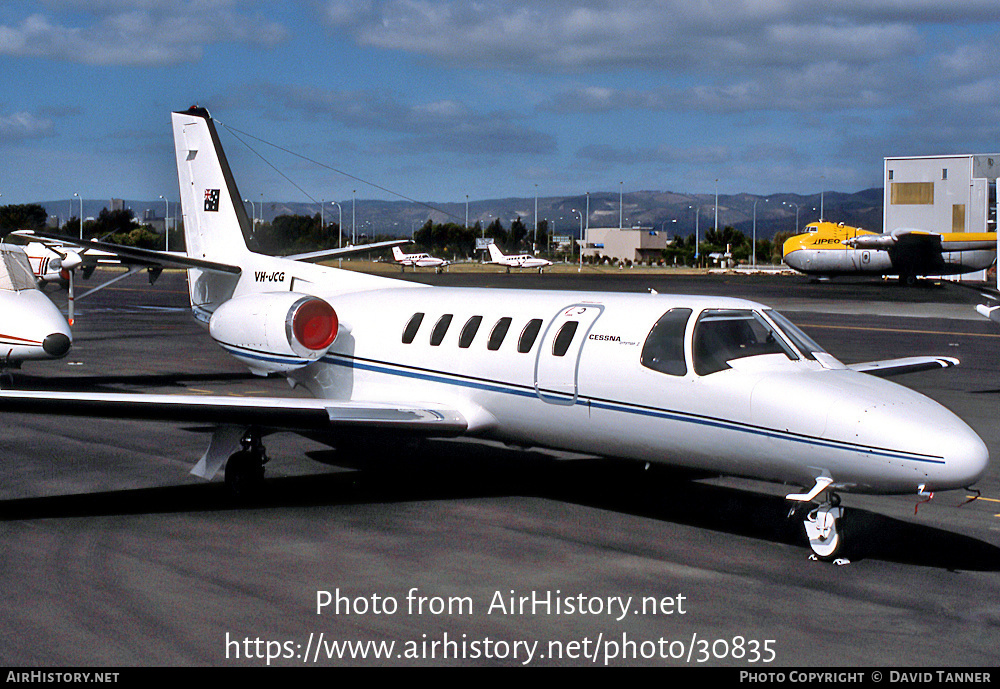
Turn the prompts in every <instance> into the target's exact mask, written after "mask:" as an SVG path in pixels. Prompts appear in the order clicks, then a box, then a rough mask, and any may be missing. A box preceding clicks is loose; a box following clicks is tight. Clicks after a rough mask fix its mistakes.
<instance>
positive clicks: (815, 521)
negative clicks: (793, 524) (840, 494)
mask: <svg viewBox="0 0 1000 689" xmlns="http://www.w3.org/2000/svg"><path fill="white" fill-rule="evenodd" d="M843 519H844V508H843V507H841V506H840V499H839V498H837V499H835V500H831V501H830V502H827V503H824V504H822V505H819V506H818V507H816V508H814V509H813V510H811V511H810V512H809V514H807V515H806V517H805V519H804V520H803V522H802V524H803V526H805V530H806V538H808V539H809V547H810V548H812V551H813V554H814V555H815V556H816V557H817V558H818V559H820V560H824V561H827V562H829V561H833V560H835V559H836V558H837V557H838V555H840V554H841V552H842V551H843V547H844V522H843Z"/></svg>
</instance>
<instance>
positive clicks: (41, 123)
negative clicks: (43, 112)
mask: <svg viewBox="0 0 1000 689" xmlns="http://www.w3.org/2000/svg"><path fill="white" fill-rule="evenodd" d="M52 134H54V127H53V124H52V120H50V119H48V118H38V117H36V116H35V115H33V114H31V113H29V112H15V113H12V114H10V115H0V142H12V141H23V140H24V139H37V138H40V137H44V136H51V135H52Z"/></svg>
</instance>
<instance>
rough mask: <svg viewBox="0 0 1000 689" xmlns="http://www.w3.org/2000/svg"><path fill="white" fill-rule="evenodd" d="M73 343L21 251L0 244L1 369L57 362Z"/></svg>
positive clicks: (61, 319) (60, 316)
mask: <svg viewBox="0 0 1000 689" xmlns="http://www.w3.org/2000/svg"><path fill="white" fill-rule="evenodd" d="M72 342H73V334H72V333H71V332H70V330H69V325H68V324H67V323H66V319H65V318H63V315H62V314H61V313H59V309H57V308H56V305H55V304H53V303H52V302H51V301H49V298H48V297H46V296H45V295H44V294H42V292H41V290H39V289H38V285H37V284H36V282H35V276H34V275H33V274H32V271H31V266H30V265H29V263H28V257H27V255H25V253H24V250H23V249H22V248H21V247H19V246H15V245H13V244H0V369H4V368H18V367H19V366H20V365H21V362H23V361H29V360H34V359H58V358H60V357H63V356H66V353H67V352H68V351H69V348H70V345H71V344H72Z"/></svg>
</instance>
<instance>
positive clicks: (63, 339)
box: [42, 333, 72, 357]
mask: <svg viewBox="0 0 1000 689" xmlns="http://www.w3.org/2000/svg"><path fill="white" fill-rule="evenodd" d="M70 344H72V343H71V341H70V339H69V337H67V336H66V335H65V334H63V333H52V334H51V335H49V336H48V337H46V338H45V339H44V340H42V349H43V350H45V353H46V354H48V355H49V356H53V357H60V356H66V352H68V351H69V347H70Z"/></svg>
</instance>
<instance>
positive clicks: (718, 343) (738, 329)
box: [692, 309, 799, 376]
mask: <svg viewBox="0 0 1000 689" xmlns="http://www.w3.org/2000/svg"><path fill="white" fill-rule="evenodd" d="M692 350H693V353H694V371H695V373H697V374H698V375H700V376H707V375H708V374H710V373H715V372H717V371H723V370H725V369H727V368H732V367H731V366H730V365H729V362H730V361H734V360H736V359H742V358H744V357H751V356H759V355H761V354H784V355H785V356H787V357H788V358H789V359H792V360H796V359H798V358H799V357H798V355H797V354H796V353H795V351H794V350H793V349H792V348H791V347H789V346H788V344H786V343H785V341H784V339H783V338H782V337H781V335H780V334H778V331H777V330H776V329H775V328H774V326H772V325H770V324H769V323H768V322H767V321H766V320H764V319H763V318H762V317H761V316H760V315H759V314H757V313H755V312H754V311H752V310H750V309H706V310H705V311H702V313H701V315H700V316H699V317H698V321H697V323H695V326H694V342H693V346H692Z"/></svg>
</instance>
